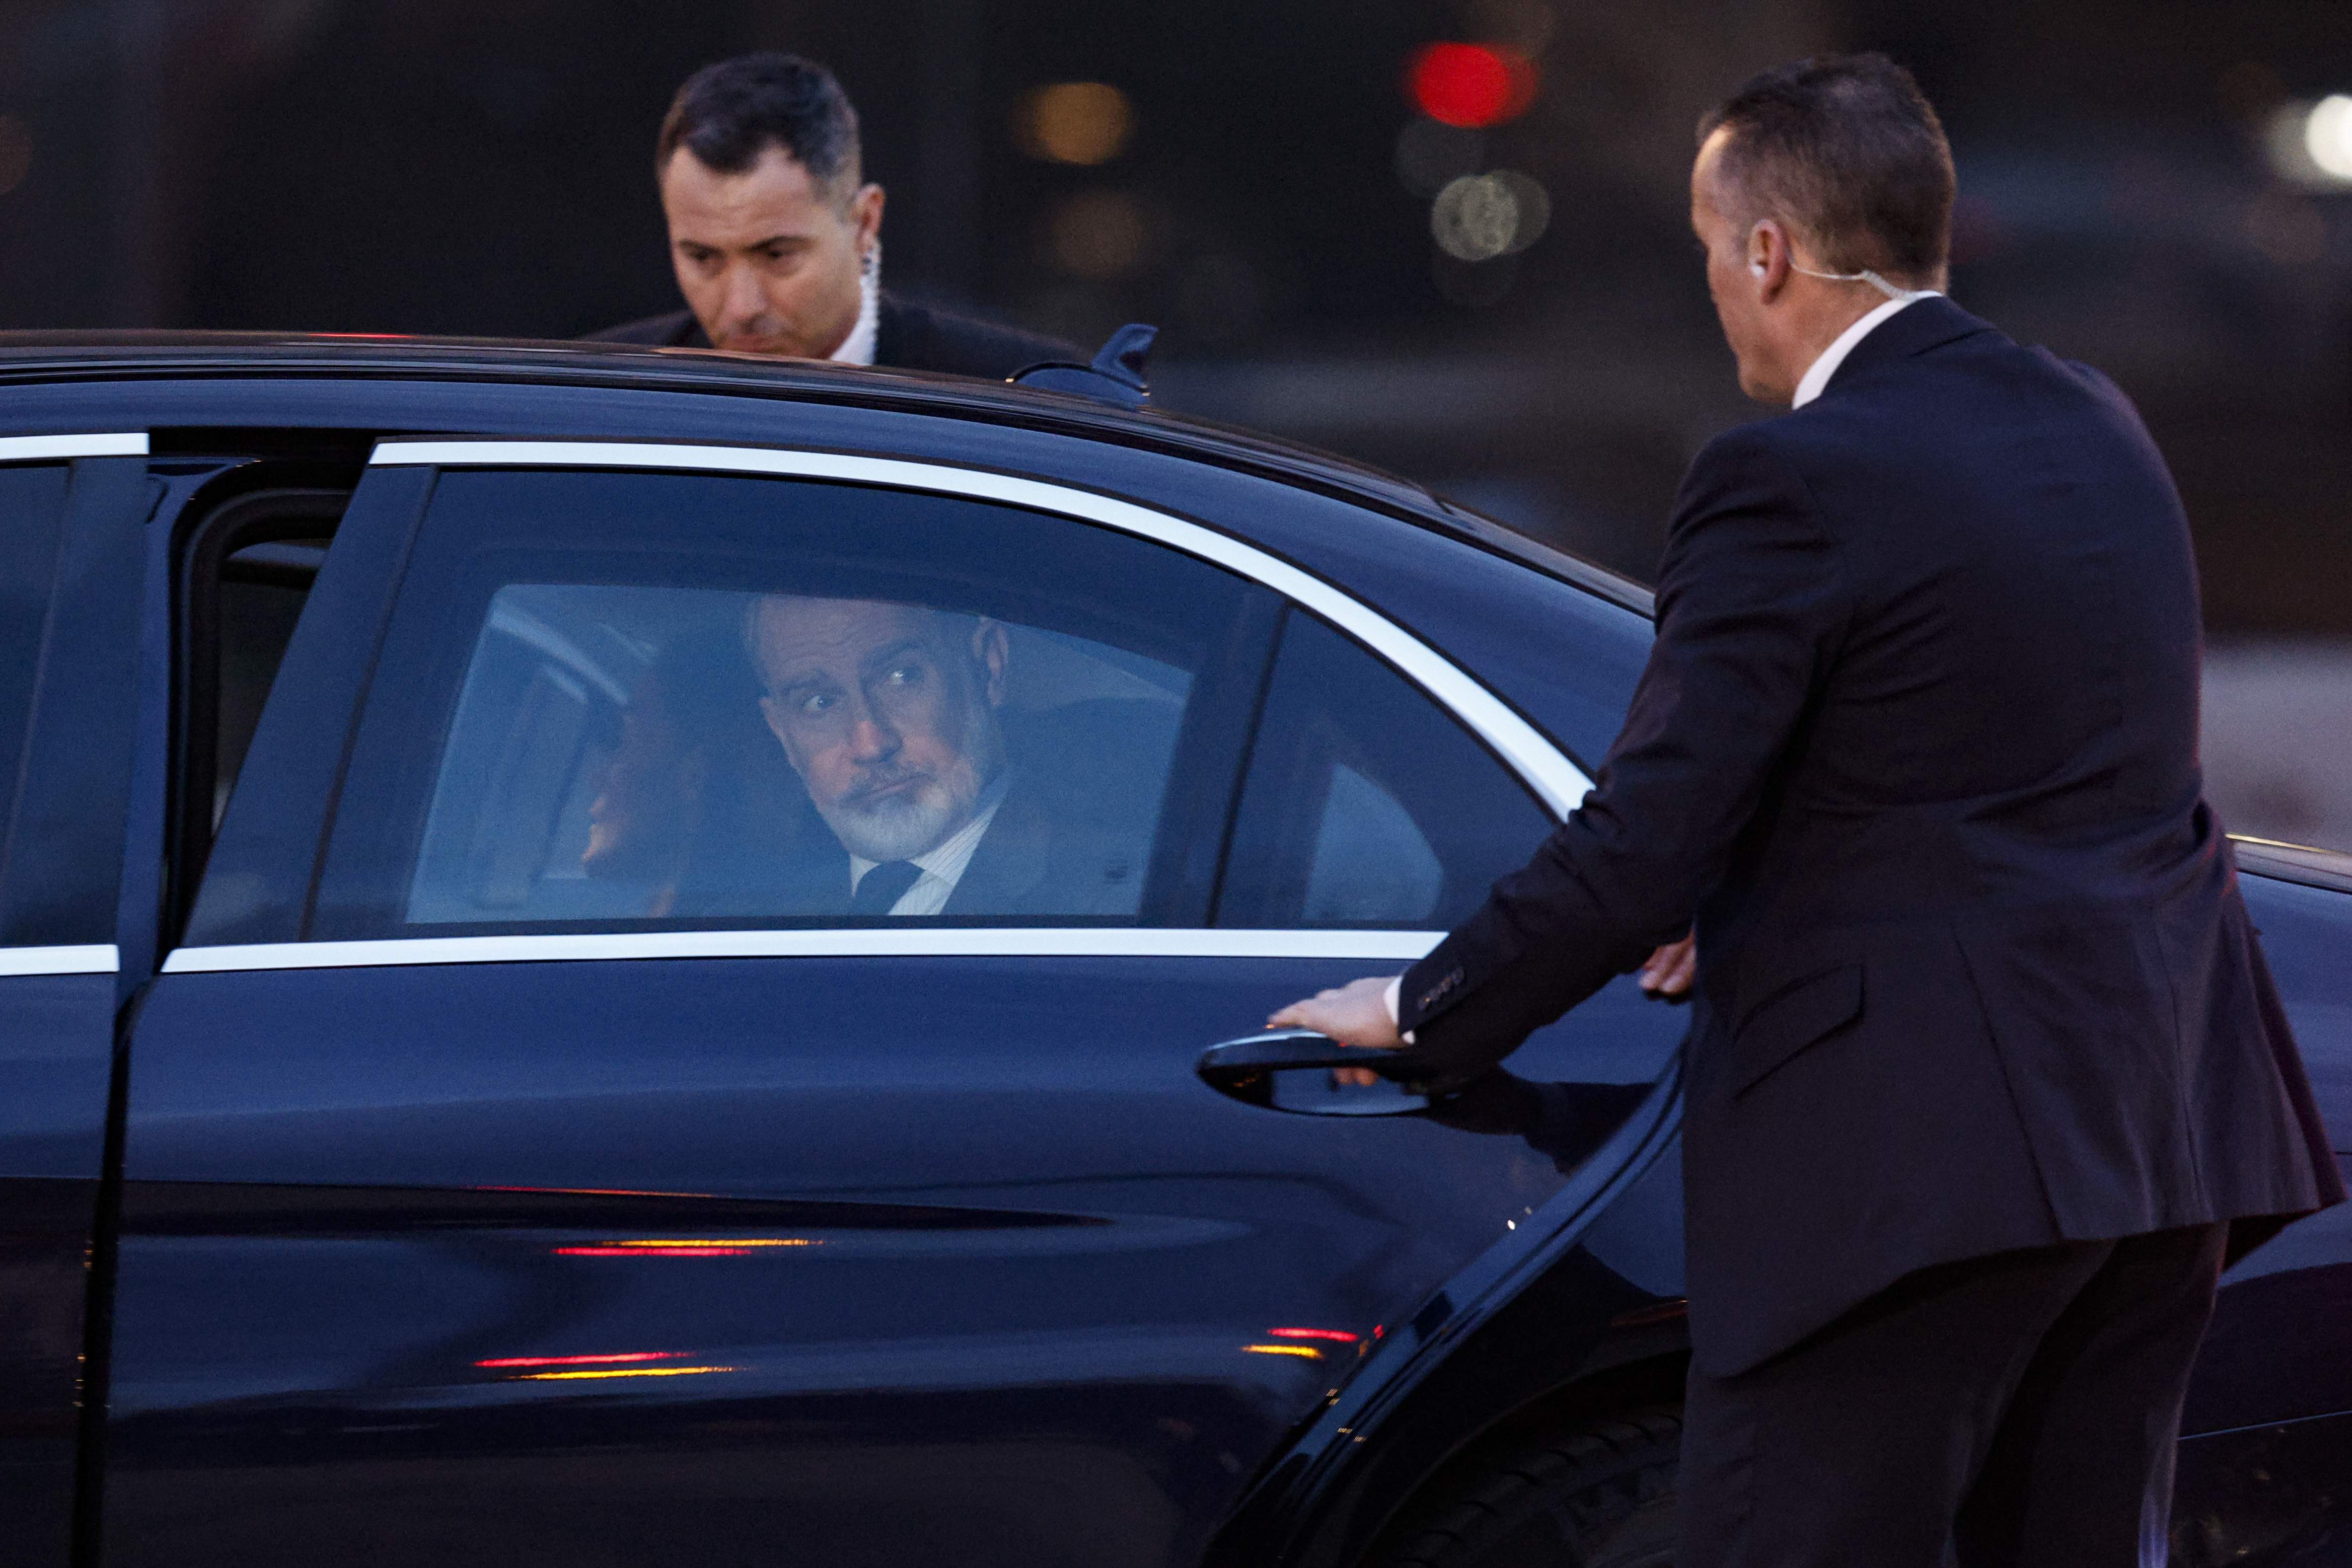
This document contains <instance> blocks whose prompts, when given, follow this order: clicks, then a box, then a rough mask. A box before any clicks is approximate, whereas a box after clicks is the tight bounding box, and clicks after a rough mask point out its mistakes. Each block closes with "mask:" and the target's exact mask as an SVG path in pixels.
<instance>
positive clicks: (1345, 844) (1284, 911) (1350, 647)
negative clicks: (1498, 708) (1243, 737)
mask: <svg viewBox="0 0 2352 1568" xmlns="http://www.w3.org/2000/svg"><path fill="white" fill-rule="evenodd" d="M1550 827H1551V820H1550V818H1549V815H1548V814H1547V813H1546V812H1545V810H1543V808H1542V806H1541V805H1540V804H1539V803H1538V801H1537V800H1536V799H1535V797H1534V796H1533V795H1532V794H1530V793H1529V792H1528V789H1527V787H1526V786H1525V785H1524V784H1522V783H1521V782H1520V781H1519V780H1518V779H1517V777H1516V776H1515V775H1513V774H1512V773H1511V772H1510V771H1509V769H1508V768H1506V767H1505V766H1504V765H1503V763H1502V762H1501V761H1500V760H1499V759H1497V758H1496V757H1495V755H1494V754H1493V753H1492V752H1490V751H1488V750H1487V749H1486V747H1484V746H1483V745H1482V744H1480V743H1479V742H1478V740H1477V739H1476V738H1475V737H1473V736H1472V735H1471V734H1470V732H1469V731H1468V730H1466V729H1465V728H1464V727H1462V726H1461V724H1460V723H1458V722H1457V721H1456V720H1455V719H1454V718H1453V716H1450V715H1449V714H1447V713H1445V712H1444V710H1443V709H1442V708H1440V707H1439V706H1437V705H1436V704H1435V703H1434V702H1433V700H1432V699H1431V698H1430V697H1429V696H1428V695H1426V694H1425V693H1423V692H1422V691H1421V690H1420V689H1419V688H1418V687H1415V686H1413V685H1411V684H1410V683H1408V682H1407V681H1406V680H1405V679H1404V678H1403V677H1402V676H1401V675H1399V674H1397V673H1396V672H1395V671H1394V670H1392V669H1391V668H1390V667H1389V666H1388V665H1387V664H1383V663H1381V661H1380V660H1379V659H1377V658H1376V657H1374V656H1373V655H1372V654H1371V653H1368V652H1367V651H1365V650H1364V649H1363V648H1361V647H1360V646H1358V645H1357V644H1356V643H1352V642H1350V641H1349V640H1348V639H1347V638H1346V637H1344V636H1342V635H1341V634H1340V633H1339V632H1336V631H1334V630H1332V629H1331V628H1330V627H1329V626H1327V625H1325V624H1324V623H1323V622H1319V621H1317V620H1315V619H1313V618H1312V617H1310V616H1307V615H1305V614H1300V613H1294V614H1293V615H1292V616H1291V617H1290V619H1289V621H1288V622H1287V624H1286V629H1285V631H1284V632H1283V637H1282V646H1281V653H1280V654H1279V656H1278V658H1277V659H1276V664H1275V668H1274V674H1273V680H1272V683H1271V685H1270V686H1269V688H1268V691H1267V694H1266V702H1265V715H1264V717H1263V718H1262V719H1261V721H1260V723H1259V727H1258V738H1257V742H1256V746H1255V751H1254V753H1253V755H1252V758H1251V760H1250V767H1249V773H1248V777H1247V779H1246V782H1245V784H1244V790H1243V795H1242V806H1241V813H1240V816H1239V818H1238V820H1237V821H1236V822H1235V824H1234V847H1233V852H1232V858H1231V862H1230V863H1229V865H1228V866H1227V869H1226V873H1225V882H1224V889H1223V893H1222V894H1221V895H1220V897H1219V900H1218V907H1217V919H1218V924H1220V925H1235V926H1251V927H1288V926H1310V927H1315V926H1322V927H1328V926H1364V925H1372V926H1402V927H1406V928H1410V929H1414V930H1437V929H1443V928H1445V927H1447V926H1451V925H1455V924H1457V923H1458V922H1460V921H1461V920H1462V919H1463V918H1464V917H1465V916H1466V915H1469V914H1470V913H1471V912H1472V911H1473V910H1475V908H1476V907H1477V905H1478V901H1479V900H1480V899H1481V898H1483V897H1484V896H1485V894H1486V889H1487V887H1488V886H1489V885H1490V884H1491V883H1493V882H1494V881H1495V879H1496V878H1497V877H1499V876H1501V875H1503V874H1504V873H1507V872H1509V871H1513V870H1516V869H1517V867H1518V866H1519V865H1520V864H1521V863H1523V862H1525V861H1526V860H1527V858H1528V855H1529V854H1531V853H1532V852H1534V851H1535V848H1536V846H1537V845H1538V843H1539V842H1541V841H1542V839H1543V837H1544V835H1545V834H1546V833H1547V832H1548V831H1549V830H1550Z"/></svg>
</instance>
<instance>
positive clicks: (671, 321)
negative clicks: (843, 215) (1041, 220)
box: [588, 288, 1086, 382]
mask: <svg viewBox="0 0 2352 1568" xmlns="http://www.w3.org/2000/svg"><path fill="white" fill-rule="evenodd" d="M874 326H875V333H874V362H875V363H876V364H877V365H885V366H890V367H893V368H896V369H898V370H902V371H939V372H940V373H943V374H946V375H953V376H978V377H980V378H982V380H985V381H999V382H1001V381H1003V380H1005V379H1006V378H1007V377H1010V376H1012V375H1013V373H1014V372H1016V371H1024V370H1026V369H1028V368H1029V367H1030V366H1031V365H1034V364H1038V363H1041V362H1043V361H1047V360H1064V361H1079V362H1084V361H1085V359H1086V356H1085V355H1084V354H1081V353H1079V352H1078V351H1077V350H1076V349H1074V348H1072V347H1071V346H1070V345H1069V344H1067V343H1064V342H1060V341H1057V340H1055V339H1052V338H1043V337H1039V336H1038V335H1037V334H1035V333H1034V332H1023V331H1019V330H1017V329H1013V328H1010V327H998V326H992V325H991V324H990V323H988V322H986V321H975V320H973V319H971V318H970V317H968V316H951V315H950V314H949V313H948V312H946V311H944V310H933V309H931V308H929V307H928V306H923V305H915V304H911V303H909V302H908V301H907V300H904V299H901V298H898V296H897V295H895V294H893V293H891V292H890V291H889V290H888V289H887V288H886V289H884V290H883V291H882V298H881V300H880V301H879V302H878V305H877V309H876V319H875V323H874ZM588 341H590V342H598V343H650V344H654V345H656V346H657V347H661V348H669V349H707V348H709V347H710V340H709V337H707V336H705V335H704V333H703V330H702V326H701V324H700V323H699V322H698V321H697V320H695V319H694V312H693V311H691V310H674V311H672V312H670V313H669V314H668V315H667V316H648V317H646V319H644V320H642V321H630V322H627V323H625V324H624V325H622V326H618V327H608V328H606V329H604V331H602V332H597V333H593V334H592V335H591V336H590V338H589V339H588Z"/></svg>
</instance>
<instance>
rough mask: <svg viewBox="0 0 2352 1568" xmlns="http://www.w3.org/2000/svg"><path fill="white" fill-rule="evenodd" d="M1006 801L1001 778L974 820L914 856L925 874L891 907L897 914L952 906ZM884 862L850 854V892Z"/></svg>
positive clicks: (924, 912)
mask: <svg viewBox="0 0 2352 1568" xmlns="http://www.w3.org/2000/svg"><path fill="white" fill-rule="evenodd" d="M1003 804H1004V780H1003V779H998V780H997V781H996V782H995V783H994V784H992V785H991V786H990V787H989V789H988V790H987V792H986V793H984V794H983V795H982V796H981V809H980V810H977V811H975V812H973V813H972V818H971V821H969V822H966V823H965V824H964V825H963V826H962V827H961V828H959V829H957V830H956V831H954V832H953V833H951V834H950V835H949V836H948V837H947V838H946V839H944V840H942V841H940V842H939V843H938V844H936V845H934V846H933V847H931V848H930V849H928V850H926V851H924V852H922V853H921V854H919V855H917V856H915V857H914V863H915V868H916V869H917V870H918V871H920V872H921V873H923V874H922V875H920V876H919V877H917V878H916V879H915V881H914V884H913V885H912V886H910V887H908V889H907V891H906V892H904V893H902V894H899V895H898V903H896V904H892V905H891V906H890V913H891V914H893V915H937V914H938V913H939V912H940V910H942V909H945V908H946V907H947V906H948V900H949V899H950V898H951V897H953V896H954V894H955V890H956V883H959V882H961V881H962V880H963V873H964V868H965V867H966V866H969V865H970V864H971V856H972V852H973V851H974V850H977V849H979V848H980V841H981V840H982V838H984V837H986V836H987V833H988V824H989V823H991V822H992V821H996V809H997V808H998V807H999V806H1002V805H1003ZM880 863H881V862H879V861H870V860H866V859H865V858H864V857H862V856H859V855H852V856H850V857H849V891H850V894H852V895H853V896H855V895H856V892H857V884H858V883H861V882H864V881H865V880H866V873H867V872H869V871H872V870H873V869H874V868H875V867H876V866H877V865H879V864H880Z"/></svg>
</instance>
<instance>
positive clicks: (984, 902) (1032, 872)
mask: <svg viewBox="0 0 2352 1568" xmlns="http://www.w3.org/2000/svg"><path fill="white" fill-rule="evenodd" d="M1053 837H1054V828H1053V824H1052V822H1050V821H1047V819H1046V817H1045V812H1044V811H1042V810H1039V809H1038V807H1037V804H1036V801H1035V799H1034V796H1033V795H1031V793H1030V792H1029V791H1028V790H1026V789H1023V788H1022V787H1021V785H1020V783H1019V781H1018V780H1015V781H1014V783H1013V788H1012V789H1010V790H1008V791H1006V793H1005V796H1004V804H1003V805H1002V806H999V807H998V808H997V809H996V818H995V820H994V821H992V822H990V823H989V824H988V831H986V832H984V833H982V835H981V836H980V845H979V847H978V848H977V849H975V850H973V851H972V852H971V862H970V863H968V864H967V865H965V867H964V868H963V875H962V876H961V877H959V878H958V879H957V880H956V884H955V891H954V892H953V893H951V894H949V895H948V902H947V907H946V908H944V909H942V910H940V914H942V915H1006V914H1012V913H1014V912H1016V911H1018V910H1020V909H1022V908H1024V907H1025V901H1026V897H1027V894H1029V893H1030V892H1031V891H1032V890H1033V889H1034V888H1035V887H1036V885H1037V884H1038V883H1039V882H1041V881H1043V880H1044V879H1045V868H1046V867H1047V866H1049V865H1050V864H1052V863H1053V862H1052V856H1051V853H1050V851H1051V849H1052V845H1053Z"/></svg>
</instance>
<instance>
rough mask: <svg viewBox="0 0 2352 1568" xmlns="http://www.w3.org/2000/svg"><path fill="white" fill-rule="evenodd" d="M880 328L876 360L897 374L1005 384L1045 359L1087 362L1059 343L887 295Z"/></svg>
mask: <svg viewBox="0 0 2352 1568" xmlns="http://www.w3.org/2000/svg"><path fill="white" fill-rule="evenodd" d="M879 327H880V331H879V333H878V334H877V336H878V339H879V341H878V342H877V344H876V350H877V351H876V354H875V359H876V360H877V362H879V363H881V364H884V365H889V366H893V367H895V368H897V369H899V370H908V371H940V372H942V373H944V374H947V375H955V376H978V377H981V378H982V379H984V380H988V381H1003V380H1004V379H1005V378H1006V377H1008V376H1011V375H1013V374H1015V373H1017V372H1018V371H1024V370H1026V369H1028V368H1029V367H1030V366H1031V365H1034V364H1036V363H1038V362H1039V361H1043V360H1076V361H1084V360H1085V358H1086V356H1085V355H1083V354H1081V353H1079V352H1078V350H1076V349H1075V348H1073V347H1072V346H1071V345H1069V344H1067V343H1065V342H1062V341H1061V340H1058V339H1054V338H1047V337H1044V336H1041V335H1039V334H1037V333H1034V332H1024V331H1022V330H1021V329H1018V328H1014V327H1003V326H998V325H996V324H995V323H993V322H989V321H980V320H975V319H972V318H971V317H969V316H958V315H955V314H953V313H951V312H950V311H945V310H934V309H932V308H930V307H929V306H926V305H916V304H912V303H910V302H908V301H907V300H903V299H898V298H893V297H890V296H887V295H886V296H885V297H884V298H883V302H882V310H881V321H880V323H879Z"/></svg>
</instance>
